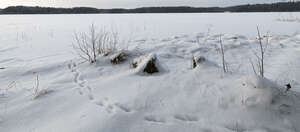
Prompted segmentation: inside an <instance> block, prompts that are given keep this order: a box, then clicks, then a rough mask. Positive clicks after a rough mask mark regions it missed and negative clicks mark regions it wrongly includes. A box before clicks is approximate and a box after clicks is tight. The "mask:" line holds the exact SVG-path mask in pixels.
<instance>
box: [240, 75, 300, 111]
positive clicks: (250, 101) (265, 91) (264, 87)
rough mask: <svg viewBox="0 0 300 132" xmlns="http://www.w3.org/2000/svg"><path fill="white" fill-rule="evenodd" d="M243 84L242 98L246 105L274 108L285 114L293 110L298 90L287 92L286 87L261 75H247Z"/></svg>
mask: <svg viewBox="0 0 300 132" xmlns="http://www.w3.org/2000/svg"><path fill="white" fill-rule="evenodd" d="M242 85H243V87H242V88H241V89H242V91H241V94H242V97H241V98H242V103H243V104H244V105H245V106H247V107H262V108H273V109H275V110H277V111H279V112H280V113H283V114H290V113H291V112H292V111H291V110H292V107H293V106H294V105H295V104H294V100H295V99H294V95H296V94H298V93H297V92H293V93H291V92H286V91H285V88H284V87H280V86H279V85H277V84H276V83H275V82H273V81H271V80H269V79H267V78H263V77H260V76H252V77H245V78H244V79H243V82H242ZM296 106H297V105H296Z"/></svg>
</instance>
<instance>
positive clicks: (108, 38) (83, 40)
mask: <svg viewBox="0 0 300 132" xmlns="http://www.w3.org/2000/svg"><path fill="white" fill-rule="evenodd" d="M74 39H75V44H73V47H74V49H75V50H76V52H77V54H78V55H79V57H81V58H82V59H84V60H86V61H88V62H90V63H95V62H96V61H97V56H98V55H100V54H102V55H108V54H110V53H111V52H112V51H113V50H115V49H116V45H117V43H118V33H117V32H113V31H112V32H109V31H108V30H105V29H104V28H103V29H101V30H99V31H98V32H97V29H96V27H95V26H94V24H92V25H91V26H90V29H89V32H88V33H85V32H81V33H75V35H74Z"/></svg>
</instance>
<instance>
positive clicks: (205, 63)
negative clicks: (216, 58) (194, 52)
mask: <svg viewBox="0 0 300 132" xmlns="http://www.w3.org/2000/svg"><path fill="white" fill-rule="evenodd" d="M212 67H214V68H217V67H219V66H218V64H216V63H214V62H212V61H210V60H207V59H206V58H205V57H203V56H199V57H194V58H193V68H212Z"/></svg>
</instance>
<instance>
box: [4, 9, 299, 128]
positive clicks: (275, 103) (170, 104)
mask: <svg viewBox="0 0 300 132" xmlns="http://www.w3.org/2000/svg"><path fill="white" fill-rule="evenodd" d="M290 14H293V15H295V16H298V15H300V14H299V13H224V14H222V13H214V14H124V15H123V14H122V15H120V14H119V15H116V14H113V15H109V14H105V15H22V16H14V15H3V16H0V18H1V20H4V21H0V23H1V24H0V25H1V26H0V29H1V32H0V131H1V132H2V131H3V132H19V131H24V132H31V131H32V132H52V131H63V132H81V131H84V132H85V131H87V132H120V131H122V132H141V131H144V132H148V131H149V132H153V131H155V132H183V131H184V132H190V131H203V132H237V131H238V132H241V131H245V132H277V131H278V132H281V131H282V132H298V131H300V126H299V125H298V124H299V121H300V94H299V92H300V69H299V68H300V62H299V61H298V60H300V34H299V33H298V29H299V26H300V23H297V22H286V21H277V19H278V18H281V17H282V16H289V15H290ZM33 20H34V22H33ZM49 20H51V21H49ZM79 20H80V21H79ZM241 20H243V22H244V23H241ZM91 23H94V24H95V25H96V26H97V27H99V28H100V27H101V26H103V27H107V28H109V27H110V26H112V27H114V26H115V28H116V30H117V31H120V33H121V34H120V35H121V36H123V38H122V39H123V40H124V41H123V42H124V43H122V44H119V45H118V46H119V48H120V50H126V53H128V54H129V56H128V58H127V60H126V61H125V62H124V63H121V64H115V65H114V64H111V62H110V59H111V57H113V56H114V54H112V55H110V56H99V57H98V60H97V62H96V63H95V64H89V63H87V62H83V60H81V59H80V58H79V57H78V56H77V55H76V53H74V50H73V49H72V43H73V36H72V35H73V33H74V32H78V31H79V32H80V31H87V29H88V26H89V25H90V24H91ZM114 24H115V25H114ZM130 25H131V26H130ZM207 25H210V26H207ZM256 25H259V27H260V28H261V33H262V34H263V35H265V34H266V33H267V32H268V31H269V34H270V35H271V37H270V44H269V46H268V49H267V52H266V56H265V58H266V60H265V70H266V71H265V78H262V77H259V76H257V75H254V73H253V70H252V67H251V63H250V61H249V60H250V59H252V60H254V59H255V54H254V53H255V52H257V50H258V42H257V39H256ZM208 27H209V28H210V31H209V32H208ZM130 30H131V31H130ZM127 31H129V32H127ZM130 32H132V33H130ZM220 34H222V35H223V36H222V39H223V40H222V42H223V45H224V51H225V59H226V64H227V66H228V70H229V71H228V73H223V69H222V58H221V57H222V56H221V53H220V48H219V36H220ZM128 36H129V37H128ZM127 40H129V41H127ZM125 42H126V43H125ZM154 56H155V57H156V58H157V60H158V61H157V65H158V66H159V67H160V68H162V69H163V70H162V71H164V72H162V73H159V74H143V75H141V74H137V73H140V71H141V69H143V67H144V66H145V65H140V67H137V68H132V67H131V64H132V62H133V61H136V60H138V62H141V64H143V63H146V61H145V60H147V59H148V60H149V58H152V57H154ZM199 56H203V57H205V60H206V61H204V62H203V63H200V64H199V66H198V67H196V68H194V69H193V68H192V60H193V58H194V57H199ZM37 76H38V77H39V79H38V80H39V85H38V86H39V90H38V92H35V88H36V85H37V82H36V81H37V79H36V78H37ZM287 83H290V84H291V85H292V88H291V89H290V90H289V91H286V88H285V85H286V84H287ZM37 97H38V98H37Z"/></svg>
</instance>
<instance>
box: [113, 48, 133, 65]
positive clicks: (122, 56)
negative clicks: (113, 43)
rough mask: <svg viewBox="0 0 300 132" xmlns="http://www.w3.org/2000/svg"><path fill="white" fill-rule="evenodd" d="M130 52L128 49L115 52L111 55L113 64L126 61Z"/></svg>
mask: <svg viewBox="0 0 300 132" xmlns="http://www.w3.org/2000/svg"><path fill="white" fill-rule="evenodd" d="M128 55H129V54H128V53H127V52H126V51H123V50H122V51H119V52H117V53H115V54H113V55H112V56H111V57H110V62H111V63H112V64H120V63H123V62H124V61H126V60H127V57H128Z"/></svg>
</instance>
